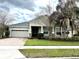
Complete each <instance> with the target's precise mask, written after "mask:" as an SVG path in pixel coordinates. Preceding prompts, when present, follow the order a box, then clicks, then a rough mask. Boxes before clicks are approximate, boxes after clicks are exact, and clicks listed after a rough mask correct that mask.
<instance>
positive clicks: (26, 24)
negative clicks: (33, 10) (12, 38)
mask: <svg viewBox="0 0 79 59" xmlns="http://www.w3.org/2000/svg"><path fill="white" fill-rule="evenodd" d="M46 17H47V16H46V15H44V16H39V17H37V18H35V19H33V20H30V21H28V22H22V23H18V24H12V25H9V27H28V26H29V23H30V22H32V21H35V20H39V19H41V18H46ZM43 21H46V20H43Z"/></svg>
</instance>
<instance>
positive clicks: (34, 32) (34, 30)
mask: <svg viewBox="0 0 79 59" xmlns="http://www.w3.org/2000/svg"><path fill="white" fill-rule="evenodd" d="M31 28H32V37H33V38H37V37H38V34H39V32H40V29H41V27H40V26H32V27H31Z"/></svg>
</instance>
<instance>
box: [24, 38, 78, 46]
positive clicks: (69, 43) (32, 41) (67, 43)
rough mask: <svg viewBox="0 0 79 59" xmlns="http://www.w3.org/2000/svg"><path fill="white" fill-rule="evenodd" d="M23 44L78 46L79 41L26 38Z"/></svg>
mask: <svg viewBox="0 0 79 59" xmlns="http://www.w3.org/2000/svg"><path fill="white" fill-rule="evenodd" d="M25 46H79V41H55V40H42V39H41V40H40V39H28V40H27V41H26V42H25Z"/></svg>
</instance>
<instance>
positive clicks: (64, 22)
mask: <svg viewBox="0 0 79 59" xmlns="http://www.w3.org/2000/svg"><path fill="white" fill-rule="evenodd" d="M59 2H60V4H59V5H58V6H57V11H58V12H60V15H59V18H58V19H59V20H60V24H61V26H60V27H61V28H63V29H64V30H65V31H64V35H65V32H66V31H67V30H69V29H70V28H71V31H72V36H73V30H74V28H75V25H74V20H75V19H76V14H75V10H74V8H75V6H76V4H75V1H74V0H67V1H66V2H65V4H63V2H62V0H59ZM61 30H62V29H61ZM61 34H62V32H61Z"/></svg>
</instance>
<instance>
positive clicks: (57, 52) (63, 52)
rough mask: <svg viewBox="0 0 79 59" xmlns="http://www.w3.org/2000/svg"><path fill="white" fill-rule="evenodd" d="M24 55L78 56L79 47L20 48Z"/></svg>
mask: <svg viewBox="0 0 79 59" xmlns="http://www.w3.org/2000/svg"><path fill="white" fill-rule="evenodd" d="M19 51H20V52H21V53H22V54H23V55H25V56H26V57H28V58H29V57H32V58H36V57H79V49H21V50H19Z"/></svg>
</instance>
